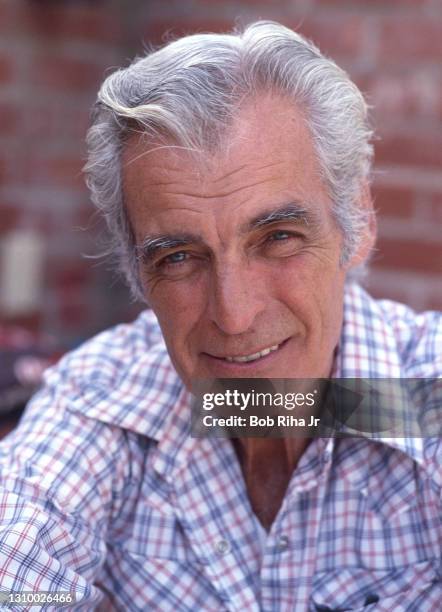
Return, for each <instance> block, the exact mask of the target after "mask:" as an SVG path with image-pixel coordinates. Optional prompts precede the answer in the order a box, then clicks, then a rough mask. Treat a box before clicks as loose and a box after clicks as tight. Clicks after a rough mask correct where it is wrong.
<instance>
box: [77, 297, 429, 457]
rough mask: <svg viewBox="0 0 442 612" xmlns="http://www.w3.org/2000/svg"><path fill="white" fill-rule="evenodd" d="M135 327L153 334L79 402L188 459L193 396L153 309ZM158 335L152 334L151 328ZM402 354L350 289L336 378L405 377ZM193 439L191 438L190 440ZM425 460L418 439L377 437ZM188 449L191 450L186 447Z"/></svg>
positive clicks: (372, 305)
mask: <svg viewBox="0 0 442 612" xmlns="http://www.w3.org/2000/svg"><path fill="white" fill-rule="evenodd" d="M134 325H135V326H136V327H137V329H138V332H139V333H140V334H142V335H143V336H144V337H146V338H147V337H149V338H150V339H152V338H154V341H153V342H151V344H149V345H147V346H146V344H147V343H146V344H145V345H144V346H143V350H141V351H140V352H139V354H137V355H136V358H134V357H132V359H129V360H128V363H127V364H126V363H124V361H123V360H122V361H121V368H120V370H119V373H118V376H117V377H115V378H114V379H113V380H112V381H109V386H105V387H103V385H97V386H93V385H90V384H88V385H87V387H86V388H85V390H84V392H83V394H82V398H81V399H82V401H81V404H82V406H83V407H86V411H87V414H88V416H90V417H93V418H97V419H99V420H101V421H105V422H108V423H110V424H112V425H114V426H118V427H121V428H124V429H128V430H131V431H134V432H136V433H139V434H142V435H144V436H146V437H148V438H151V439H152V440H155V441H157V442H159V441H162V443H161V448H162V449H163V451H164V452H163V453H162V456H163V460H164V461H165V462H169V461H170V460H171V459H172V457H173V456H175V459H179V458H184V455H185V454H187V453H186V452H184V450H185V449H187V450H188V451H189V450H190V447H191V446H193V442H192V440H193V441H195V439H193V438H190V406H191V402H192V396H191V394H190V393H189V392H188V391H187V390H186V389H185V387H184V385H183V383H182V381H181V379H180V378H179V376H178V374H177V372H176V370H175V369H174V367H173V365H172V363H171V360H170V357H169V355H168V353H167V349H166V346H165V343H164V340H163V338H162V336H161V333H158V330H159V326H158V322H157V320H156V317H155V315H154V314H153V312H152V311H145V312H144V313H142V314H141V315H140V316H139V317H138V319H137V321H135V323H134ZM153 328H156V333H155V334H152V329H153ZM401 376H403V372H402V368H401V362H400V355H399V351H398V348H397V345H396V340H395V336H394V333H393V329H392V328H391V327H390V325H389V324H388V322H387V321H385V315H384V313H383V311H382V310H381V309H380V307H379V306H378V304H377V302H376V301H375V300H373V299H372V298H371V297H370V296H369V295H368V294H367V293H366V292H365V291H364V290H363V289H362V288H360V287H359V286H357V285H349V286H347V287H346V292H345V297H344V318H343V328H342V332H341V337H340V342H339V346H338V350H337V353H336V357H335V367H334V373H333V377H334V378H366V379H370V378H401ZM84 400H86V401H84ZM189 438H190V440H189ZM370 439H372V440H373V439H374V440H375V441H378V442H381V443H383V444H386V445H388V446H390V447H392V448H395V449H397V450H400V451H401V452H403V453H405V454H406V455H408V456H410V457H412V458H413V459H414V460H415V461H417V462H421V461H422V454H423V452H422V440H421V439H419V438H381V437H379V438H373V437H370ZM187 447H189V448H187Z"/></svg>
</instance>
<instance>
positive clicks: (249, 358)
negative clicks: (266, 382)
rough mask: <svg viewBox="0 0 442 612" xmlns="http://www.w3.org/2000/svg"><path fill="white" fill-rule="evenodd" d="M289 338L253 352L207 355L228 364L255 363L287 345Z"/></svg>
mask: <svg viewBox="0 0 442 612" xmlns="http://www.w3.org/2000/svg"><path fill="white" fill-rule="evenodd" d="M286 342H287V340H283V341H282V342H280V343H278V344H272V345H271V346H268V347H266V348H263V349H261V350H259V351H255V352H253V353H248V354H243V355H241V354H240V355H213V354H210V353H206V355H207V356H208V357H210V358H212V359H215V360H216V361H217V362H220V363H225V364H226V365H227V364H245V363H253V362H254V361H258V360H259V359H263V358H264V357H267V356H268V355H270V354H271V353H274V352H275V351H278V349H280V348H281V347H282V346H283V345H285V344H286Z"/></svg>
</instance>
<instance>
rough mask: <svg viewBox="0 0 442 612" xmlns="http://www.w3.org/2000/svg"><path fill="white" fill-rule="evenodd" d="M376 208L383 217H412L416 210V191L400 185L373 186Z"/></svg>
mask: <svg viewBox="0 0 442 612" xmlns="http://www.w3.org/2000/svg"><path fill="white" fill-rule="evenodd" d="M372 195H373V200H374V206H375V209H376V210H377V211H378V213H379V215H380V216H381V217H382V216H384V217H400V218H402V219H403V218H411V217H412V216H413V212H414V205H413V204H414V193H413V192H412V191H410V190H409V189H405V188H399V187H385V186H377V185H376V184H374V185H373V187H372Z"/></svg>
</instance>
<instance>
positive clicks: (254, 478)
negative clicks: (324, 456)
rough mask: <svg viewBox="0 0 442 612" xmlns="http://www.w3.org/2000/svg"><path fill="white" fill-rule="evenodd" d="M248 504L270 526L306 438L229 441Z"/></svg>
mask: <svg viewBox="0 0 442 612" xmlns="http://www.w3.org/2000/svg"><path fill="white" fill-rule="evenodd" d="M233 442H234V447H235V450H236V453H237V456H238V459H239V462H240V465H241V470H242V473H243V477H244V482H245V485H246V489H247V493H248V496H249V500H250V504H251V506H252V509H253V511H254V513H255V515H256V516H257V517H258V519H259V520H260V522H261V524H262V525H263V526H264V527H265V528H266V529H267V530H269V529H270V526H271V525H272V523H273V521H274V519H275V516H276V514H277V513H278V510H279V508H280V506H281V504H282V501H283V499H284V495H285V492H286V490H287V487H288V484H289V482H290V478H291V475H292V473H293V470H294V469H295V468H296V466H297V464H298V461H299V459H300V458H301V456H302V454H303V453H304V451H305V449H306V448H307V446H308V444H309V442H310V440H309V439H306V438H241V439H236V440H234V441H233Z"/></svg>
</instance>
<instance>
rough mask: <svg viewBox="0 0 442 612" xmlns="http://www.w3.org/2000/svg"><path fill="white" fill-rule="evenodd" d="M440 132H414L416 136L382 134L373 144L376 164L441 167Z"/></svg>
mask: <svg viewBox="0 0 442 612" xmlns="http://www.w3.org/2000/svg"><path fill="white" fill-rule="evenodd" d="M441 144H442V131H441V130H440V129H435V130H434V131H432V132H429V131H426V132H421V131H416V134H404V133H395V134H392V133H390V134H389V133H384V134H382V135H381V140H380V141H377V142H376V143H375V159H376V161H377V163H379V162H381V163H387V164H405V165H414V166H426V167H434V168H436V169H438V170H440V167H441V166H442V146H441Z"/></svg>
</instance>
